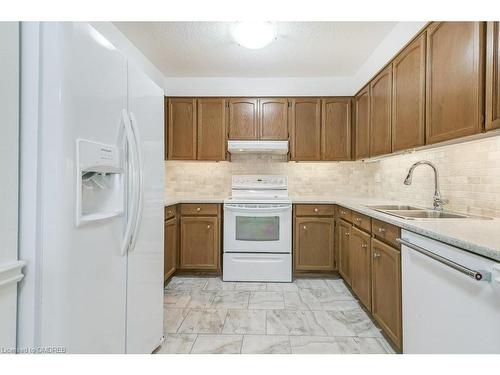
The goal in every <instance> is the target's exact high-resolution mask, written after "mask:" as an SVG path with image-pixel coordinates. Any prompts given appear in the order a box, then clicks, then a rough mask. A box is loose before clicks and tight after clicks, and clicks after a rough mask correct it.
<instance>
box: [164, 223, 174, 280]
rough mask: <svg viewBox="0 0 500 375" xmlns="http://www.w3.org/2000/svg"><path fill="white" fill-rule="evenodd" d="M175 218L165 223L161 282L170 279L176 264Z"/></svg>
mask: <svg viewBox="0 0 500 375" xmlns="http://www.w3.org/2000/svg"><path fill="white" fill-rule="evenodd" d="M177 228H178V227H177V218H175V217H173V218H172V219H169V220H167V221H165V227H164V258H163V281H166V280H167V279H168V278H170V277H171V276H172V275H173V274H174V272H175V270H176V264H177V242H178V241H177Z"/></svg>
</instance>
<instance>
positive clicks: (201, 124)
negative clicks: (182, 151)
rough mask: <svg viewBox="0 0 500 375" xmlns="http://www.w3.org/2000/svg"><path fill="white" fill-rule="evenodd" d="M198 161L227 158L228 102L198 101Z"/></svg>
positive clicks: (216, 100)
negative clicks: (226, 126)
mask: <svg viewBox="0 0 500 375" xmlns="http://www.w3.org/2000/svg"><path fill="white" fill-rule="evenodd" d="M197 108H198V113H197V118H198V160H224V159H225V156H226V136H225V135H226V134H225V133H226V131H225V124H226V100H225V99H198V107H197Z"/></svg>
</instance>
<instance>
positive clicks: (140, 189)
mask: <svg viewBox="0 0 500 375" xmlns="http://www.w3.org/2000/svg"><path fill="white" fill-rule="evenodd" d="M130 123H131V125H132V131H133V133H134V137H135V145H136V152H137V181H138V194H137V214H136V217H135V222H134V227H133V228H134V230H133V232H132V236H131V239H130V249H129V251H132V250H133V249H134V247H135V244H136V242H137V237H138V235H139V229H140V226H141V221H142V213H143V210H144V177H143V162H142V158H143V153H142V145H141V137H140V133H139V128H138V126H137V119H136V117H135V115H134V114H133V113H132V112H130Z"/></svg>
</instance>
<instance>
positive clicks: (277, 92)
mask: <svg viewBox="0 0 500 375" xmlns="http://www.w3.org/2000/svg"><path fill="white" fill-rule="evenodd" d="M164 90H165V95H167V96H315V95H318V96H343V95H346V96H348V95H351V94H352V88H351V78H350V77H276V78H248V77H220V78H219V77H166V78H165V84H164Z"/></svg>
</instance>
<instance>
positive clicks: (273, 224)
mask: <svg viewBox="0 0 500 375" xmlns="http://www.w3.org/2000/svg"><path fill="white" fill-rule="evenodd" d="M279 239H280V218H279V216H256V217H252V216H236V240H238V241H279Z"/></svg>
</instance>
